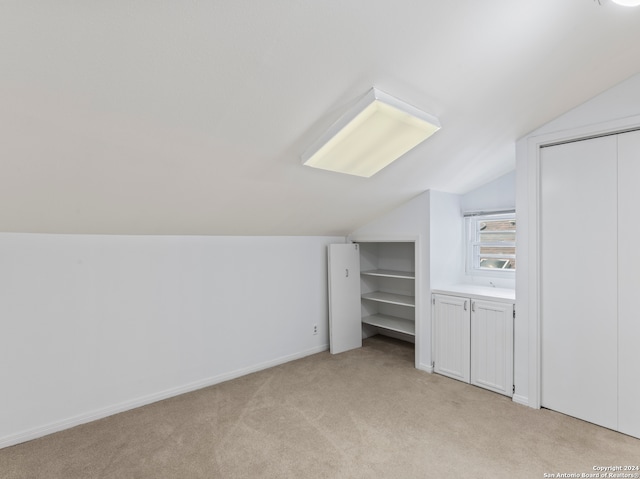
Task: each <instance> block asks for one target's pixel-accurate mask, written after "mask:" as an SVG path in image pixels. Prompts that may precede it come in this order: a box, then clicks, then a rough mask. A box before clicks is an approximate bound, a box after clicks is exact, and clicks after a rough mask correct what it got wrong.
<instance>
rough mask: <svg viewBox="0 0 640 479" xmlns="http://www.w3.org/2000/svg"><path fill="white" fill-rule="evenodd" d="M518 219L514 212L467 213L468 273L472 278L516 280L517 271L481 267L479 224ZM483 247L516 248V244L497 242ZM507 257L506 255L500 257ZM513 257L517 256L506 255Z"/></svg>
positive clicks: (485, 244) (484, 244)
mask: <svg viewBox="0 0 640 479" xmlns="http://www.w3.org/2000/svg"><path fill="white" fill-rule="evenodd" d="M510 219H513V220H514V221H515V219H516V213H515V211H513V210H510V211H508V212H505V211H501V212H496V213H477V214H476V213H467V214H465V226H466V228H465V229H466V237H467V241H466V268H465V269H466V273H467V274H468V275H472V276H491V277H500V278H515V274H516V270H515V269H497V268H482V267H480V245H481V243H480V237H479V236H480V230H479V224H480V223H481V222H482V221H486V220H510ZM516 228H517V224H516ZM482 246H499V247H505V246H506V247H516V242H515V241H514V242H499V243H498V242H496V243H495V244H494V243H482ZM500 256H501V257H505V255H500ZM506 256H507V257H513V258H514V259H515V255H506Z"/></svg>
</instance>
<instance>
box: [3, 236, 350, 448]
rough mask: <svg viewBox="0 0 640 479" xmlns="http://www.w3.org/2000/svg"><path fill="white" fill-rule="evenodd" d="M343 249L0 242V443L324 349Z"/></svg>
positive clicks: (141, 240) (294, 241)
mask: <svg viewBox="0 0 640 479" xmlns="http://www.w3.org/2000/svg"><path fill="white" fill-rule="evenodd" d="M344 240H345V238H343V237H177V236H176V237H157V236H153V237H151V236H138V237H133V236H83V235H78V236H70V235H29V234H1V235H0V319H1V326H0V327H1V330H0V384H1V385H2V393H1V394H0V447H2V446H7V445H10V444H14V443H17V442H21V441H24V440H28V439H31V438H34V437H38V436H40V435H43V434H47V433H50V432H54V431H56V430H59V429H64V428H66V427H70V426H73V425H76V424H79V423H82V422H86V421H88V420H92V419H96V418H99V417H102V416H106V415H109V414H113V413H115V412H118V411H121V410H125V409H129V408H132V407H136V406H139V405H142V404H145V403H148V402H152V401H155V400H158V399H162V398H164V397H168V396H172V395H175V394H179V393H182V392H186V391H188V390H192V389H197V388H199V387H203V386H206V385H209V384H214V383H216V382H220V381H222V380H226V379H230V378H232V377H236V376H239V375H242V374H245V373H247V372H251V371H254V370H258V369H261V368H264V367H268V366H271V365H274V364H278V363H280V362H284V361H287V360H290V359H294V358H297V357H302V356H305V355H308V354H312V353H315V352H319V351H322V350H325V349H327V346H328V337H329V336H328V309H327V293H326V291H327V288H326V284H327V273H326V271H327V268H326V245H327V244H329V243H334V242H335V243H342V242H344ZM314 324H317V325H318V326H319V333H318V334H317V335H315V336H314V335H313V334H312V328H313V325H314Z"/></svg>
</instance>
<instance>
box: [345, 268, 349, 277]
mask: <svg viewBox="0 0 640 479" xmlns="http://www.w3.org/2000/svg"><path fill="white" fill-rule="evenodd" d="M344 276H345V278H348V277H349V269H348V268H347V269H345V270H344Z"/></svg>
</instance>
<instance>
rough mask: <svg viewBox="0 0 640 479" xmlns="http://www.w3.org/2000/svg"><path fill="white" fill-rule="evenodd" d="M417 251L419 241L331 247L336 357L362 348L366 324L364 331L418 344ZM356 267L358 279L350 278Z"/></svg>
mask: <svg viewBox="0 0 640 479" xmlns="http://www.w3.org/2000/svg"><path fill="white" fill-rule="evenodd" d="M337 251H340V252H341V253H340V254H337ZM415 251H416V243H415V241H366V242H365V241H360V242H359V243H355V244H346V245H331V246H330V247H329V278H330V284H329V301H330V307H329V310H330V329H331V332H330V338H331V352H332V353H335V352H341V351H346V350H348V349H353V348H355V347H359V346H361V344H362V343H361V341H362V336H363V326H364V328H365V332H366V333H380V334H387V335H391V336H394V337H397V338H400V339H404V340H407V341H411V342H414V341H415V339H414V338H415V335H416V252H415ZM342 253H344V254H342ZM356 264H357V265H359V269H358V271H357V275H352V274H350V271H353V268H354V267H355V265H356ZM347 324H348V325H349V326H348V327H347V326H345V325H347ZM347 336H348V337H349V338H350V339H349V340H347V339H346V337H347ZM355 336H358V339H357V340H356V339H355ZM342 344H348V346H347V347H346V348H344V347H342V346H341V345H342ZM416 357H418V355H417V354H416Z"/></svg>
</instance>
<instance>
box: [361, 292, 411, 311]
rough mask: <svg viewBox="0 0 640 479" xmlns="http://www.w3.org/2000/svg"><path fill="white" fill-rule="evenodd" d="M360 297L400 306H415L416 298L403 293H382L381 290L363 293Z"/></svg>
mask: <svg viewBox="0 0 640 479" xmlns="http://www.w3.org/2000/svg"><path fill="white" fill-rule="evenodd" d="M362 299H369V300H371V301H378V302H380V303H389V304H399V305H401V306H410V307H412V308H415V306H416V298H414V297H413V296H406V295H404V294H395V293H384V292H382V291H374V292H373V293H365V294H363V295H362Z"/></svg>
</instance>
